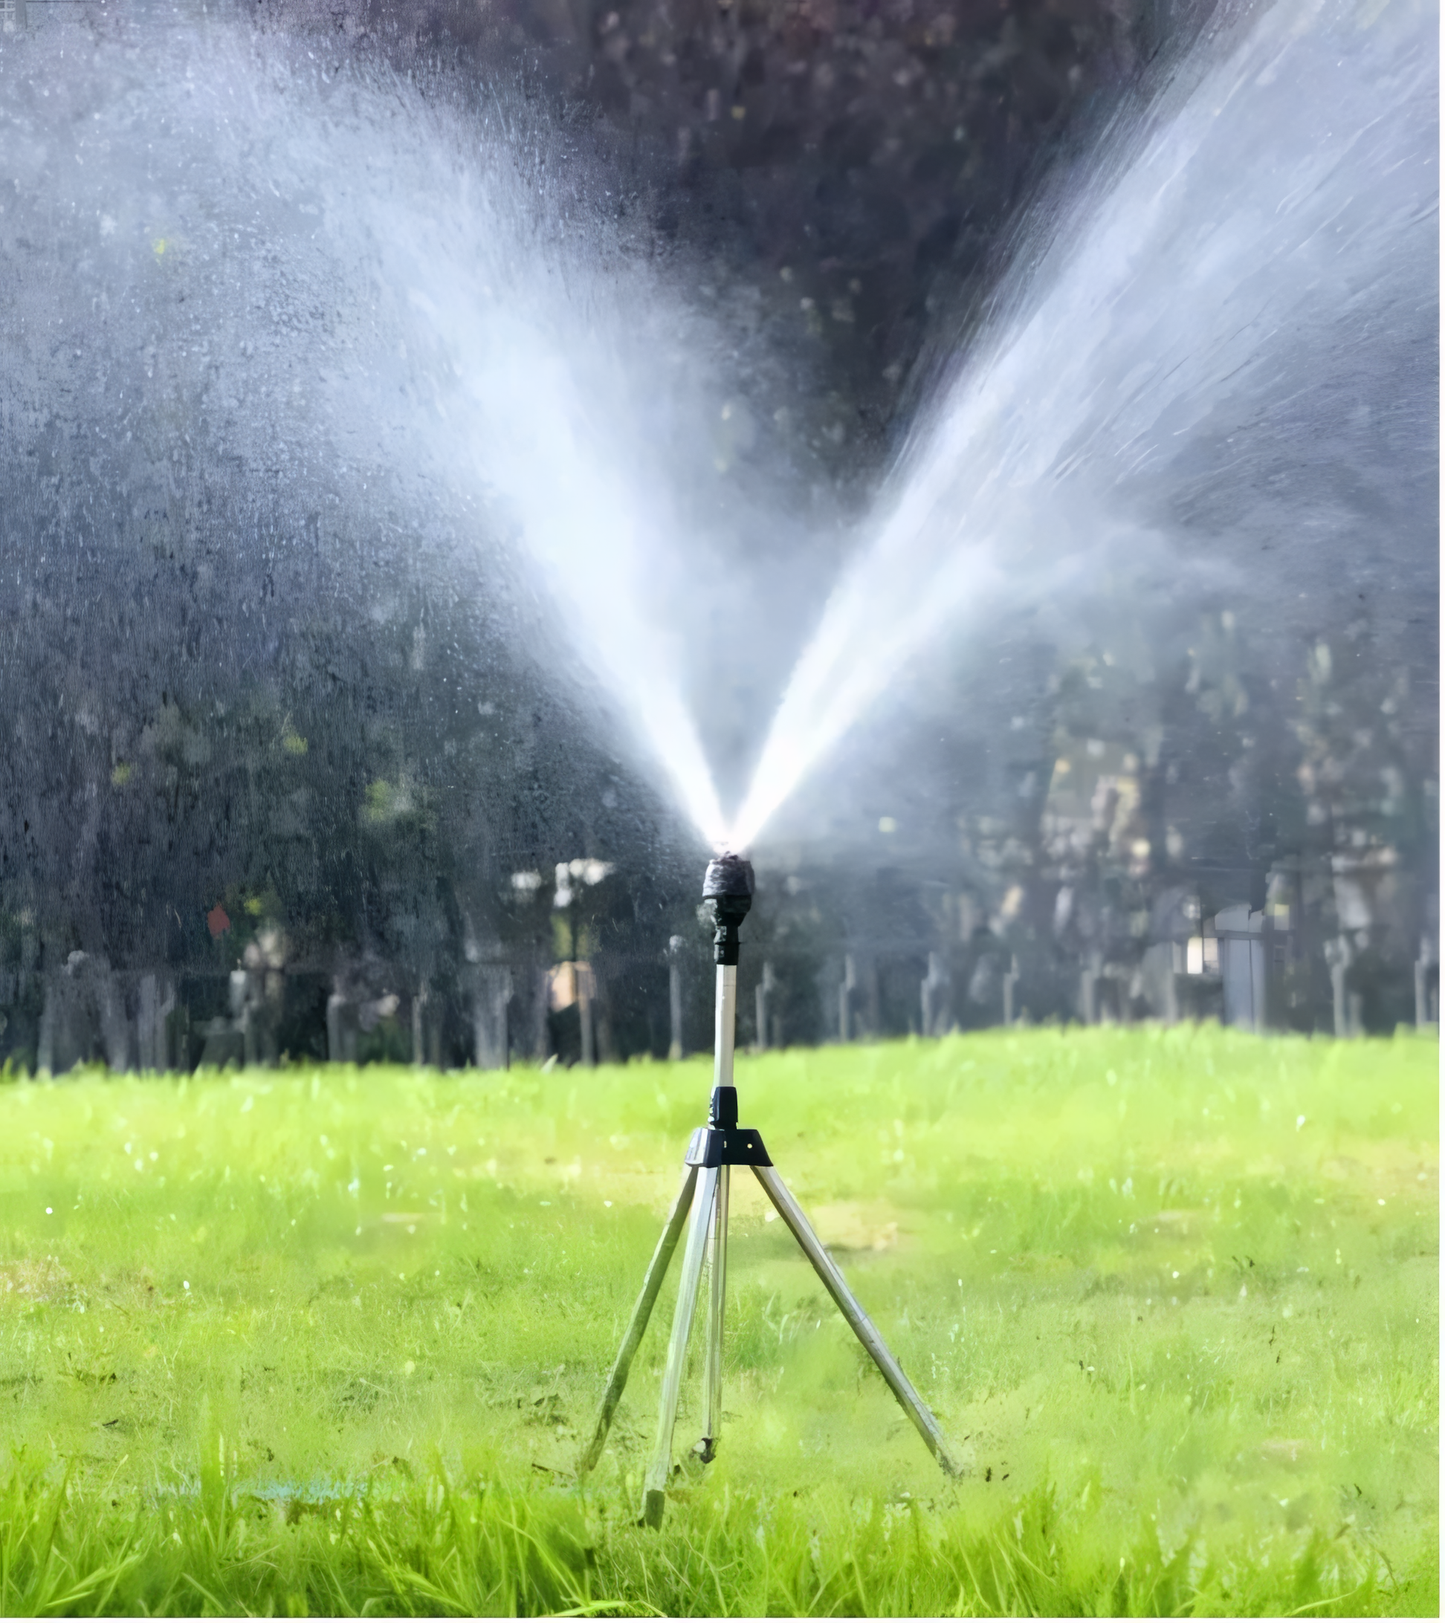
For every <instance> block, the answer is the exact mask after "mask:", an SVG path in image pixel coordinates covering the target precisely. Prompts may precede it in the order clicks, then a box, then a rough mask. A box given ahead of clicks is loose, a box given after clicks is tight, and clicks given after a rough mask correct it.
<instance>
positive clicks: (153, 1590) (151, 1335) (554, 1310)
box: [0, 1028, 1439, 1616]
mask: <svg viewBox="0 0 1445 1623" xmlns="http://www.w3.org/2000/svg"><path fill="white" fill-rule="evenodd" d="M1437 1052H1438V1051H1437V1047H1436V1045H1435V1043H1434V1042H1433V1041H1425V1040H1423V1039H1417V1038H1414V1037H1404V1036H1402V1037H1399V1038H1397V1039H1395V1040H1394V1041H1390V1042H1384V1041H1364V1042H1354V1043H1343V1044H1341V1043H1330V1042H1310V1041H1305V1040H1293V1039H1283V1038H1281V1039H1267V1040H1260V1039H1253V1038H1249V1037H1245V1036H1240V1035H1236V1034H1233V1033H1228V1032H1221V1031H1219V1030H1216V1029H1213V1028H1200V1029H1189V1028H1175V1029H1173V1030H1170V1031H1153V1030H1131V1031H1107V1030H1097V1029H1096V1030H1090V1031H1086V1032H1077V1031H1071V1032H1057V1031H1039V1032H1030V1033H1019V1034H1005V1033H992V1034H985V1035H980V1036H971V1037H961V1038H950V1039H947V1040H944V1041H941V1042H933V1043H916V1042H913V1043H892V1044H886V1045H881V1046H877V1047H855V1048H847V1049H840V1048H834V1049H824V1050H818V1051H813V1052H790V1053H786V1054H781V1055H770V1056H766V1057H762V1058H744V1059H740V1061H739V1066H738V1083H739V1088H740V1092H741V1096H742V1100H743V1118H744V1121H745V1123H747V1124H749V1125H755V1126H757V1127H758V1128H759V1129H761V1131H762V1132H763V1134H764V1136H765V1139H766V1142H767V1144H768V1147H769V1149H770V1151H771V1153H772V1155H773V1157H774V1159H775V1161H776V1162H777V1163H778V1166H779V1169H780V1170H781V1172H782V1173H783V1175H784V1177H785V1178H786V1179H787V1180H788V1181H789V1183H790V1185H791V1186H792V1188H793V1189H794V1191H795V1193H796V1194H797V1195H798V1197H799V1198H800V1200H801V1201H802V1202H803V1204H804V1205H805V1207H807V1208H808V1209H809V1210H810V1211H811V1212H812V1213H813V1215H814V1217H815V1221H816V1223H817V1226H818V1228H819V1230H820V1232H821V1233H822V1235H823V1237H824V1239H825V1240H826V1241H827V1242H828V1243H829V1244H830V1245H832V1246H833V1247H834V1251H835V1255H837V1257H838V1258H839V1260H840V1262H841V1263H842V1265H843V1268H844V1270H845V1272H846V1273H847V1274H848V1276H849V1279H850V1281H851V1282H852V1284H853V1286H854V1288H855V1289H856V1290H857V1292H858V1294H859V1296H860V1297H861V1299H862V1301H863V1303H864V1305H865V1307H867V1308H868V1309H869V1310H870V1312H872V1314H873V1315H874V1316H875V1318H876V1320H877V1322H878V1325H879V1328H880V1329H881V1330H882V1331H883V1333H884V1335H885V1336H886V1337H887V1338H888V1340H889V1341H890V1343H891V1345H892V1347H893V1348H894V1350H895V1352H896V1353H897V1354H898V1355H899V1357H900V1358H901V1360H902V1362H903V1364H904V1367H905V1368H906V1369H907V1370H908V1371H909V1373H910V1375H911V1376H912V1378H913V1380H914V1382H915V1384H916V1385H917V1386H918V1387H919V1389H920V1391H921V1392H922V1393H923V1395H924V1397H925V1398H926V1400H927V1401H928V1402H929V1403H930V1404H932V1405H933V1407H934V1408H935V1410H936V1412H937V1414H938V1415H939V1417H940V1419H941V1420H942V1422H943V1424H944V1426H945V1428H946V1429H947V1431H948V1432H949V1434H950V1436H951V1437H952V1438H953V1439H954V1440H955V1444H956V1447H957V1449H958V1451H959V1452H960V1454H961V1455H962V1456H963V1457H964V1458H965V1459H966V1460H967V1462H968V1467H969V1473H968V1475H966V1476H965V1477H964V1478H962V1479H961V1480H958V1481H950V1480H948V1479H946V1478H945V1477H944V1476H943V1475H942V1474H941V1473H940V1471H939V1470H938V1468H937V1467H936V1466H935V1464H934V1463H933V1461H932V1459H931V1458H930V1456H929V1455H928V1453H927V1452H926V1451H925V1449H924V1448H923V1446H922V1444H921V1443H920V1441H919V1439H918V1437H917V1435H916V1434H915V1433H914V1431H913V1430H912V1428H911V1426H909V1425H908V1423H907V1422H906V1420H905V1419H904V1417H903V1415H902V1413H901V1411H900V1410H899V1409H898V1408H897V1406H896V1405H895V1404H894V1402H893V1400H892V1398H891V1397H890V1396H889V1394H888V1392H887V1389H886V1388H885V1387H884V1385H883V1383H882V1381H881V1379H880V1378H879V1377H878V1376H877V1375H876V1374H875V1373H874V1372H873V1370H872V1368H871V1366H869V1365H867V1364H866V1362H865V1360H864V1358H863V1356H862V1355H861V1353H860V1351H859V1349H858V1348H857V1346H856V1345H855V1344H854V1343H853V1342H852V1341H851V1340H850V1338H849V1335H848V1333H847V1331H846V1328H845V1326H844V1325H843V1323H842V1321H841V1319H840V1318H839V1317H838V1315H837V1314H836V1312H834V1310H833V1309H832V1308H831V1306H830V1305H829V1304H828V1303H827V1301H826V1298H825V1297H824V1295H823V1293H822V1291H821V1288H820V1287H819V1286H818V1285H817V1284H816V1282H815V1280H814V1278H813V1276H812V1275H811V1274H810V1273H809V1272H808V1271H807V1269H806V1266H805V1265H804V1264H803V1263H802V1262H801V1261H800V1260H799V1259H798V1258H797V1256H796V1254H795V1252H794V1250H793V1248H792V1245H791V1241H790V1240H789V1239H788V1236H787V1235H786V1233H785V1231H784V1230H783V1226H782V1224H781V1223H777V1222H768V1221H766V1220H765V1216H766V1213H765V1203H764V1201H763V1198H762V1194H761V1191H760V1190H758V1189H757V1187H756V1186H755V1185H754V1184H753V1182H752V1180H751V1178H750V1177H749V1176H748V1175H747V1174H746V1173H738V1174H737V1175H736V1177H735V1181H734V1190H735V1198H734V1202H733V1209H734V1220H733V1248H732V1255H731V1269H730V1279H729V1321H728V1339H727V1351H726V1382H727V1388H726V1413H727V1421H726V1426H725V1430H724V1436H723V1440H722V1449H721V1453H720V1456H719V1458H718V1459H717V1460H716V1461H715V1463H713V1464H712V1465H711V1466H708V1467H707V1468H706V1469H703V1468H701V1467H698V1466H692V1465H687V1464H684V1465H683V1466H682V1469H681V1470H680V1472H679V1474H678V1476H677V1478H676V1485H675V1491H674V1493H673V1494H672V1495H671V1498H670V1503H669V1507H668V1515H667V1520H666V1523H665V1525H664V1527H663V1529H662V1531H661V1532H660V1533H656V1532H651V1531H649V1530H647V1529H643V1528H639V1527H638V1526H637V1525H636V1517H637V1509H638V1505H639V1502H640V1497H641V1479H642V1474H643V1471H644V1469H645V1464H646V1459H647V1455H648V1451H649V1445H650V1439H651V1432H652V1425H653V1419H654V1406H655V1403H656V1394H657V1389H658V1382H659V1375H660V1366H661V1356H662V1351H663V1346H664V1343H665V1339H666V1325H667V1322H668V1320H669V1319H670V1312H671V1300H670V1295H668V1294H665V1295H664V1298H663V1301H662V1303H661V1304H660V1307H659V1314H658V1317H657V1319H656V1320H655V1321H654V1324H653V1326H652V1327H651V1329H650V1330H649V1333H648V1337H647V1340H646V1341H645V1342H644V1344H643V1351H642V1352H641V1353H640V1354H639V1357H638V1360H637V1363H636V1365H635V1366H634V1371H633V1379H632V1384H631V1386H630V1388H629V1390H628V1393H627V1396H626V1398H625V1399H624V1402H623V1406H622V1409H621V1411H620V1412H619V1416H618V1422H617V1425H616V1426H615V1428H614V1431H613V1435H612V1440H611V1442H610V1443H609V1446H608V1449H607V1452H606V1453H605V1454H604V1456H603V1460H602V1463H601V1465H600V1466H599V1467H598V1469H597V1471H596V1472H595V1473H594V1475H593V1476H592V1477H591V1478H590V1479H589V1480H587V1481H586V1482H585V1483H582V1484H580V1485H579V1484H578V1482H577V1481H576V1478H575V1474H574V1470H573V1466H574V1462H575V1459H576V1456H577V1453H578V1450H579V1447H580V1445H581V1443H582V1442H583V1441H584V1440H585V1438H586V1437H587V1435H589V1434H590V1427H591V1421H592V1416H593V1411H594V1408H595V1405H596V1402H597V1400H598V1398H599V1396H600V1394H601V1389H602V1386H603V1383H604V1381H605V1377H606V1372H607V1369H608V1366H609V1365H610V1362H611V1358H612V1355H613V1352H614V1350H615V1347H616V1344H617V1341H618V1339H619V1337H620V1334H621V1331H622V1327H623V1325H624V1323H625V1320H626V1317H627V1314H628V1312H629V1311H630V1308H631V1304H632V1301H633V1298H634V1295H635V1293H636V1290H637V1287H638V1285H639V1283H640V1280H641V1275H642V1270H643V1268H644V1266H645V1264H646V1261H647V1258H648V1257H649V1255H650V1254H651V1250H652V1247H653V1245H654V1243H655V1240H656V1235H657V1232H658V1229H659V1225H660V1222H661V1218H662V1215H663V1213H664V1212H665V1210H666V1207H667V1205H668V1203H669V1201H670V1199H671V1197H672V1195H673V1193H674V1191H675V1188H676V1184H677V1178H678V1164H679V1160H680V1156H681V1151H682V1148H683V1145H684V1143H685V1140H686V1135H687V1133H688V1131H689V1129H691V1128H692V1127H693V1126H694V1125H696V1124H697V1123H698V1122H699V1120H700V1119H701V1116H702V1114H703V1110H704V1107H705V1103H706V1098H707V1092H708V1087H709V1084H710V1074H709V1068H708V1066H707V1065H706V1063H704V1062H702V1061H690V1062H685V1063H683V1064H681V1065H673V1066H662V1065H643V1066H637V1065H634V1066H632V1067H630V1068H627V1069H614V1070H606V1069H603V1070H599V1071H595V1072H591V1073H585V1074H584V1073H582V1072H580V1071H571V1072H561V1071H558V1072H553V1073H552V1074H550V1075H544V1074H540V1073H538V1072H535V1071H514V1072H512V1073H510V1074H509V1075H496V1074H491V1075H482V1074H466V1073H462V1074H452V1075H447V1076H438V1075H434V1074H431V1073H427V1072H418V1071H410V1070H404V1069H372V1070H352V1069H346V1068H341V1067H336V1068H322V1069H320V1070H317V1069H315V1068H304V1069H300V1070H296V1071H291V1072H280V1073H278V1072H269V1073H261V1072H252V1073H247V1074H240V1075H211V1076H198V1077H195V1078H189V1079H164V1080H146V1081H143V1080H138V1079H134V1078H125V1079H115V1080H112V1079H110V1078H107V1077H105V1076H104V1075H95V1074H92V1075H88V1076H85V1077H82V1078H80V1079H79V1080H66V1081H64V1082H62V1083H57V1084H53V1085H52V1084H32V1083H29V1082H23V1081H21V1082H15V1083H13V1084H11V1085H7V1086H5V1087H3V1088H0V1405H3V1412H4V1415H5V1420H6V1432H7V1436H8V1441H9V1444H10V1448H11V1450H12V1454H11V1457H10V1460H9V1462H8V1464H7V1466H6V1467H5V1469H4V1471H3V1472H0V1609H3V1611H4V1612H5V1613H6V1614H15V1613H32V1612H38V1611H50V1612H152V1613H159V1612H181V1613H198V1612H223V1613H245V1612H263V1613H264V1612H274V1613H279V1614H286V1613H291V1614H293V1615H294V1614H297V1613H303V1612H311V1613H321V1612H327V1613H347V1612H360V1611H363V1610H367V1611H370V1612H373V1613H377V1612H382V1613H393V1612H400V1613H407V1612H412V1613H415V1612H421V1613H437V1612H444V1613H445V1612H453V1613H511V1612H522V1613H536V1612H546V1611H552V1612H558V1611H560V1612H566V1611H573V1612H578V1611H583V1612H590V1613H606V1612H614V1613H615V1612H627V1613H642V1612H649V1611H650V1612H657V1613H665V1614H687V1613H746V1614H752V1615H758V1614H767V1613H782V1614H805V1613H835V1614H852V1613H894V1614H909V1613H913V1614H924V1615H932V1614H955V1613H965V1614H968V1613H1020V1612H1036V1613H1045V1614H1048V1613H1095V1614H1098V1613H1105V1614H1109V1613H1175V1612H1182V1613H1189V1612H1195V1613H1254V1614H1288V1613H1299V1614H1300V1615H1308V1616H1327V1615H1331V1614H1360V1613H1397V1614H1399V1613H1404V1614H1417V1615H1434V1614H1436V1613H1437V1612H1438V1603H1439V1585H1438V1556H1437V1545H1438V1497H1437V1480H1438V1479H1437V1471H1438V1465H1437V1447H1436V1445H1437V1401H1436V1399H1437V1350H1438V1290H1437V1285H1438V1272H1437V1253H1438V1188H1437V1165H1436V1162H1437V1141H1438V1110H1437V1092H1436V1073H1437ZM674 1272H675V1270H674ZM695 1362H697V1363H700V1360H696V1361H695ZM699 1376H700V1370H698V1369H694V1371H693V1373H692V1375H691V1376H690V1378H689V1381H688V1384H687V1387H686V1392H685V1399H684V1409H683V1415H682V1419H681V1421H680V1423H679V1427H678V1434H677V1457H678V1459H679V1462H680V1463H681V1462H683V1461H684V1460H685V1459H686V1456H687V1450H688V1449H689V1447H690V1445H691V1443H692V1442H693V1441H694V1440H695V1438H696V1436H697V1430H698V1424H699V1409H700V1395H701V1394H700V1389H699V1388H700V1380H699Z"/></svg>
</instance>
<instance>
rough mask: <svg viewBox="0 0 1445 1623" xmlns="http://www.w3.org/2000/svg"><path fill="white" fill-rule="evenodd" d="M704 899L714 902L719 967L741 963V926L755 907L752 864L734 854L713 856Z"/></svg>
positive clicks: (703, 884) (703, 888)
mask: <svg viewBox="0 0 1445 1623" xmlns="http://www.w3.org/2000/svg"><path fill="white" fill-rule="evenodd" d="M702 899H703V901H705V902H711V903H712V911H713V918H714V919H715V920H716V921H717V933H716V934H715V935H714V936H713V959H714V961H715V962H716V963H719V964H735V963H737V961H738V925H740V924H741V923H742V921H743V920H744V919H745V918H746V917H747V914H748V909H749V908H750V907H751V906H752V905H753V865H752V863H751V862H749V861H748V860H747V858H746V857H739V856H735V855H734V854H733V853H732V852H731V851H729V852H725V853H724V854H723V855H722V856H720V857H714V858H713V860H712V861H711V862H710V863H708V865H707V873H706V874H705V875H704V877H703V881H702Z"/></svg>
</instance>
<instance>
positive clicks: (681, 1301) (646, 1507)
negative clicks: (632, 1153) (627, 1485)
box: [642, 1167, 719, 1527]
mask: <svg viewBox="0 0 1445 1623" xmlns="http://www.w3.org/2000/svg"><path fill="white" fill-rule="evenodd" d="M718 1170H719V1169H718V1168H717V1167H705V1168H704V1169H703V1174H702V1187H701V1188H700V1189H699V1190H698V1196H697V1200H696V1201H695V1202H694V1204H693V1208H692V1227H691V1228H690V1229H689V1230H688V1234H687V1250H686V1251H685V1252H684V1253H683V1258H682V1278H681V1280H680V1281H679V1282H678V1287H677V1306H676V1308H675V1309H674V1310H673V1315H672V1339H671V1340H670V1341H669V1342H668V1344H667V1366H666V1368H665V1369H664V1370H663V1374H662V1397H661V1399H660V1401H659V1403H658V1406H657V1442H656V1444H655V1446H654V1449H653V1455H652V1464H651V1465H650V1466H649V1467H648V1471H647V1480H646V1483H645V1487H644V1491H643V1499H642V1519H643V1521H645V1522H646V1523H647V1525H648V1526H649V1527H661V1525H662V1511H663V1506H664V1504H665V1503H666V1498H667V1479H668V1477H669V1476H670V1475H671V1474H672V1433H673V1429H674V1427H675V1426H676V1425H677V1400H678V1395H679V1393H680V1391H681V1389H682V1366H683V1360H684V1359H685V1358H686V1357H687V1337H688V1332H689V1331H690V1330H691V1329H692V1316H693V1313H694V1312H695V1311H696V1308H697V1287H698V1283H699V1281H700V1280H701V1279H702V1264H703V1257H704V1254H705V1253H706V1251H707V1237H708V1225H709V1223H710V1222H711V1220H712V1215H713V1206H714V1204H715V1201H716V1197H717V1185H718Z"/></svg>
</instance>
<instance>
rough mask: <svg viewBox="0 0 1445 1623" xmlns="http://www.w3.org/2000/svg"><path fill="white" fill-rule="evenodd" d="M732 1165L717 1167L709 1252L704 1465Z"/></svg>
mask: <svg viewBox="0 0 1445 1623" xmlns="http://www.w3.org/2000/svg"><path fill="white" fill-rule="evenodd" d="M731 1172H732V1168H731V1167H719V1168H718V1179H717V1199H716V1201H715V1202H714V1212H713V1220H712V1254H711V1258H710V1264H711V1266H710V1273H711V1275H712V1277H711V1279H710V1281H709V1283H708V1303H707V1373H706V1375H705V1376H704V1384H705V1389H706V1392H707V1414H706V1418H705V1419H704V1421H703V1428H702V1440H701V1441H700V1442H699V1443H698V1445H697V1453H698V1455H699V1457H700V1458H701V1460H702V1462H703V1464H704V1465H706V1464H707V1463H708V1462H709V1461H710V1460H712V1459H713V1457H714V1456H715V1455H716V1454H717V1440H718V1437H719V1436H720V1435H721V1434H722V1343H723V1307H724V1304H725V1302H726V1298H727V1278H728V1183H729V1175H730V1173H731Z"/></svg>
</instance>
